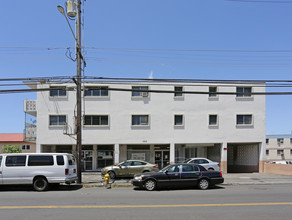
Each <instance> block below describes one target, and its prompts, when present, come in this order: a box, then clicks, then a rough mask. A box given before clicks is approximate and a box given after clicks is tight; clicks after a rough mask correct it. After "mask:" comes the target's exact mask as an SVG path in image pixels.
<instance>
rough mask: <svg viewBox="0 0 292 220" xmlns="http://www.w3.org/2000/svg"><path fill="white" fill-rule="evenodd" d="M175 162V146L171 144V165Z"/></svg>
mask: <svg viewBox="0 0 292 220" xmlns="http://www.w3.org/2000/svg"><path fill="white" fill-rule="evenodd" d="M174 162H175V144H174V143H170V158H169V163H170V164H173V163H174Z"/></svg>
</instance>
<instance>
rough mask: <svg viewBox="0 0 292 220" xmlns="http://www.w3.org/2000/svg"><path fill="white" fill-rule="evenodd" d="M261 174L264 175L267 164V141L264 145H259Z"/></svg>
mask: <svg viewBox="0 0 292 220" xmlns="http://www.w3.org/2000/svg"><path fill="white" fill-rule="evenodd" d="M259 152H260V158H259V173H263V172H264V169H265V167H264V166H265V162H266V140H265V141H264V142H262V143H259Z"/></svg>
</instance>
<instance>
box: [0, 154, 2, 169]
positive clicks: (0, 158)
mask: <svg viewBox="0 0 292 220" xmlns="http://www.w3.org/2000/svg"><path fill="white" fill-rule="evenodd" d="M1 164H2V156H0V167H1Z"/></svg>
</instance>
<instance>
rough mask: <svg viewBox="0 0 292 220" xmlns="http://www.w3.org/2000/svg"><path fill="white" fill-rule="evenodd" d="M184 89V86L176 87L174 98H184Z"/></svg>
mask: <svg viewBox="0 0 292 220" xmlns="http://www.w3.org/2000/svg"><path fill="white" fill-rule="evenodd" d="M182 91H183V87H182V86H175V87H174V92H175V93H174V97H183V93H182Z"/></svg>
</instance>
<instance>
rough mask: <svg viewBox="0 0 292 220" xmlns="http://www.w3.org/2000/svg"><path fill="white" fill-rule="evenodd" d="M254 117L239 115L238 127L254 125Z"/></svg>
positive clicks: (237, 119) (237, 118)
mask: <svg viewBox="0 0 292 220" xmlns="http://www.w3.org/2000/svg"><path fill="white" fill-rule="evenodd" d="M252 124H253V117H252V115H237V116H236V125H252Z"/></svg>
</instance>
